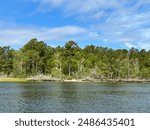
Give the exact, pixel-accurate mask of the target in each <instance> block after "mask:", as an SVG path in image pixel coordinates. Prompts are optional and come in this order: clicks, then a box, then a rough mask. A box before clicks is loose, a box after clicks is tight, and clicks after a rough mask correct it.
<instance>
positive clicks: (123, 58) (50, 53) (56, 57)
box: [0, 39, 150, 79]
mask: <svg viewBox="0 0 150 130" xmlns="http://www.w3.org/2000/svg"><path fill="white" fill-rule="evenodd" d="M40 74H42V75H50V76H52V77H55V78H59V79H84V78H87V77H89V78H93V79H149V78H150V50H149V51H146V50H145V49H142V50H138V49H136V48H131V49H130V50H126V49H117V50H114V49H111V48H107V47H100V46H94V45H87V46H85V47H84V48H80V47H79V46H78V44H77V43H76V42H74V41H68V42H66V43H65V45H64V46H63V47H61V46H57V47H51V46H48V45H47V44H46V43H44V42H43V41H38V40H37V39H31V40H30V41H29V42H28V43H27V44H25V45H24V46H23V47H22V48H20V49H19V50H14V49H11V48H10V47H9V46H5V47H0V75H1V76H3V75H6V76H8V77H20V78H21V77H30V76H35V75H40Z"/></svg>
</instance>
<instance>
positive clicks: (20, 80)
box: [0, 78, 27, 82]
mask: <svg viewBox="0 0 150 130" xmlns="http://www.w3.org/2000/svg"><path fill="white" fill-rule="evenodd" d="M26 81H27V80H26V79H24V78H0V82H26Z"/></svg>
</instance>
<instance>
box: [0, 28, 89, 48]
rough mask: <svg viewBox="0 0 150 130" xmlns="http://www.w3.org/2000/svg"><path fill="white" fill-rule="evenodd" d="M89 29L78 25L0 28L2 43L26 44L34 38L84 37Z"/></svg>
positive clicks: (48, 39)
mask: <svg viewBox="0 0 150 130" xmlns="http://www.w3.org/2000/svg"><path fill="white" fill-rule="evenodd" d="M86 35H88V31H87V30H86V29H84V28H81V27H78V26H64V27H56V28H44V27H43V28H42V27H36V28H31V27H26V28H25V27H13V28H11V27H9V28H0V41H1V43H0V45H1V46H4V45H15V44H25V43H26V42H27V41H28V40H30V39H32V38H37V39H39V40H43V41H59V40H70V39H79V38H81V39H82V38H84V37H85V36H86Z"/></svg>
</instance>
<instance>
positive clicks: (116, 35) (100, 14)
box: [36, 0, 150, 48]
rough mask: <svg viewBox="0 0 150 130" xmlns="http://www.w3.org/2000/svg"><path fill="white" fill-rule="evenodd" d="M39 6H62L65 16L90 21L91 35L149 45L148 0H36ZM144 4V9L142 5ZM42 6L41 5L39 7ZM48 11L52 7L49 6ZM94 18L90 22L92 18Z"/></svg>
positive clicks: (136, 45)
mask: <svg viewBox="0 0 150 130" xmlns="http://www.w3.org/2000/svg"><path fill="white" fill-rule="evenodd" d="M37 1H38V2H39V3H40V4H39V5H40V7H43V8H44V7H45V6H48V7H49V8H53V9H55V8H57V9H58V8H59V9H61V10H62V12H63V14H64V16H65V17H66V16H67V17H71V18H73V17H74V18H75V19H77V20H79V21H80V20H82V21H83V22H85V23H86V22H87V21H88V27H86V28H88V29H91V33H90V34H89V36H95V37H96V38H97V39H99V40H102V41H104V40H105V39H107V42H108V43H116V44H121V43H122V44H124V45H126V46H128V47H130V45H132V44H131V43H134V45H133V46H134V47H139V48H143V47H145V48H148V47H149V45H148V44H147V43H149V41H150V19H149V17H150V9H145V8H148V7H144V5H148V4H149V6H150V1H149V0H121V1H120V0H36V2H37ZM142 7H144V10H143V9H142ZM40 9H41V8H40ZM47 11H49V9H47ZM90 21H91V22H90Z"/></svg>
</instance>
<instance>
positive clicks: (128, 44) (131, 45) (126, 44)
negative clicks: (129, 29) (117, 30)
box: [124, 42, 137, 48]
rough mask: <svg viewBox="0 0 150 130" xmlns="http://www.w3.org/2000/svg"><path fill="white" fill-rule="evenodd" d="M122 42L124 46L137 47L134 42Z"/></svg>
mask: <svg viewBox="0 0 150 130" xmlns="http://www.w3.org/2000/svg"><path fill="white" fill-rule="evenodd" d="M124 44H125V46H127V47H128V48H132V47H134V48H137V46H136V45H134V44H132V43H128V42H126V43H124Z"/></svg>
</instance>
